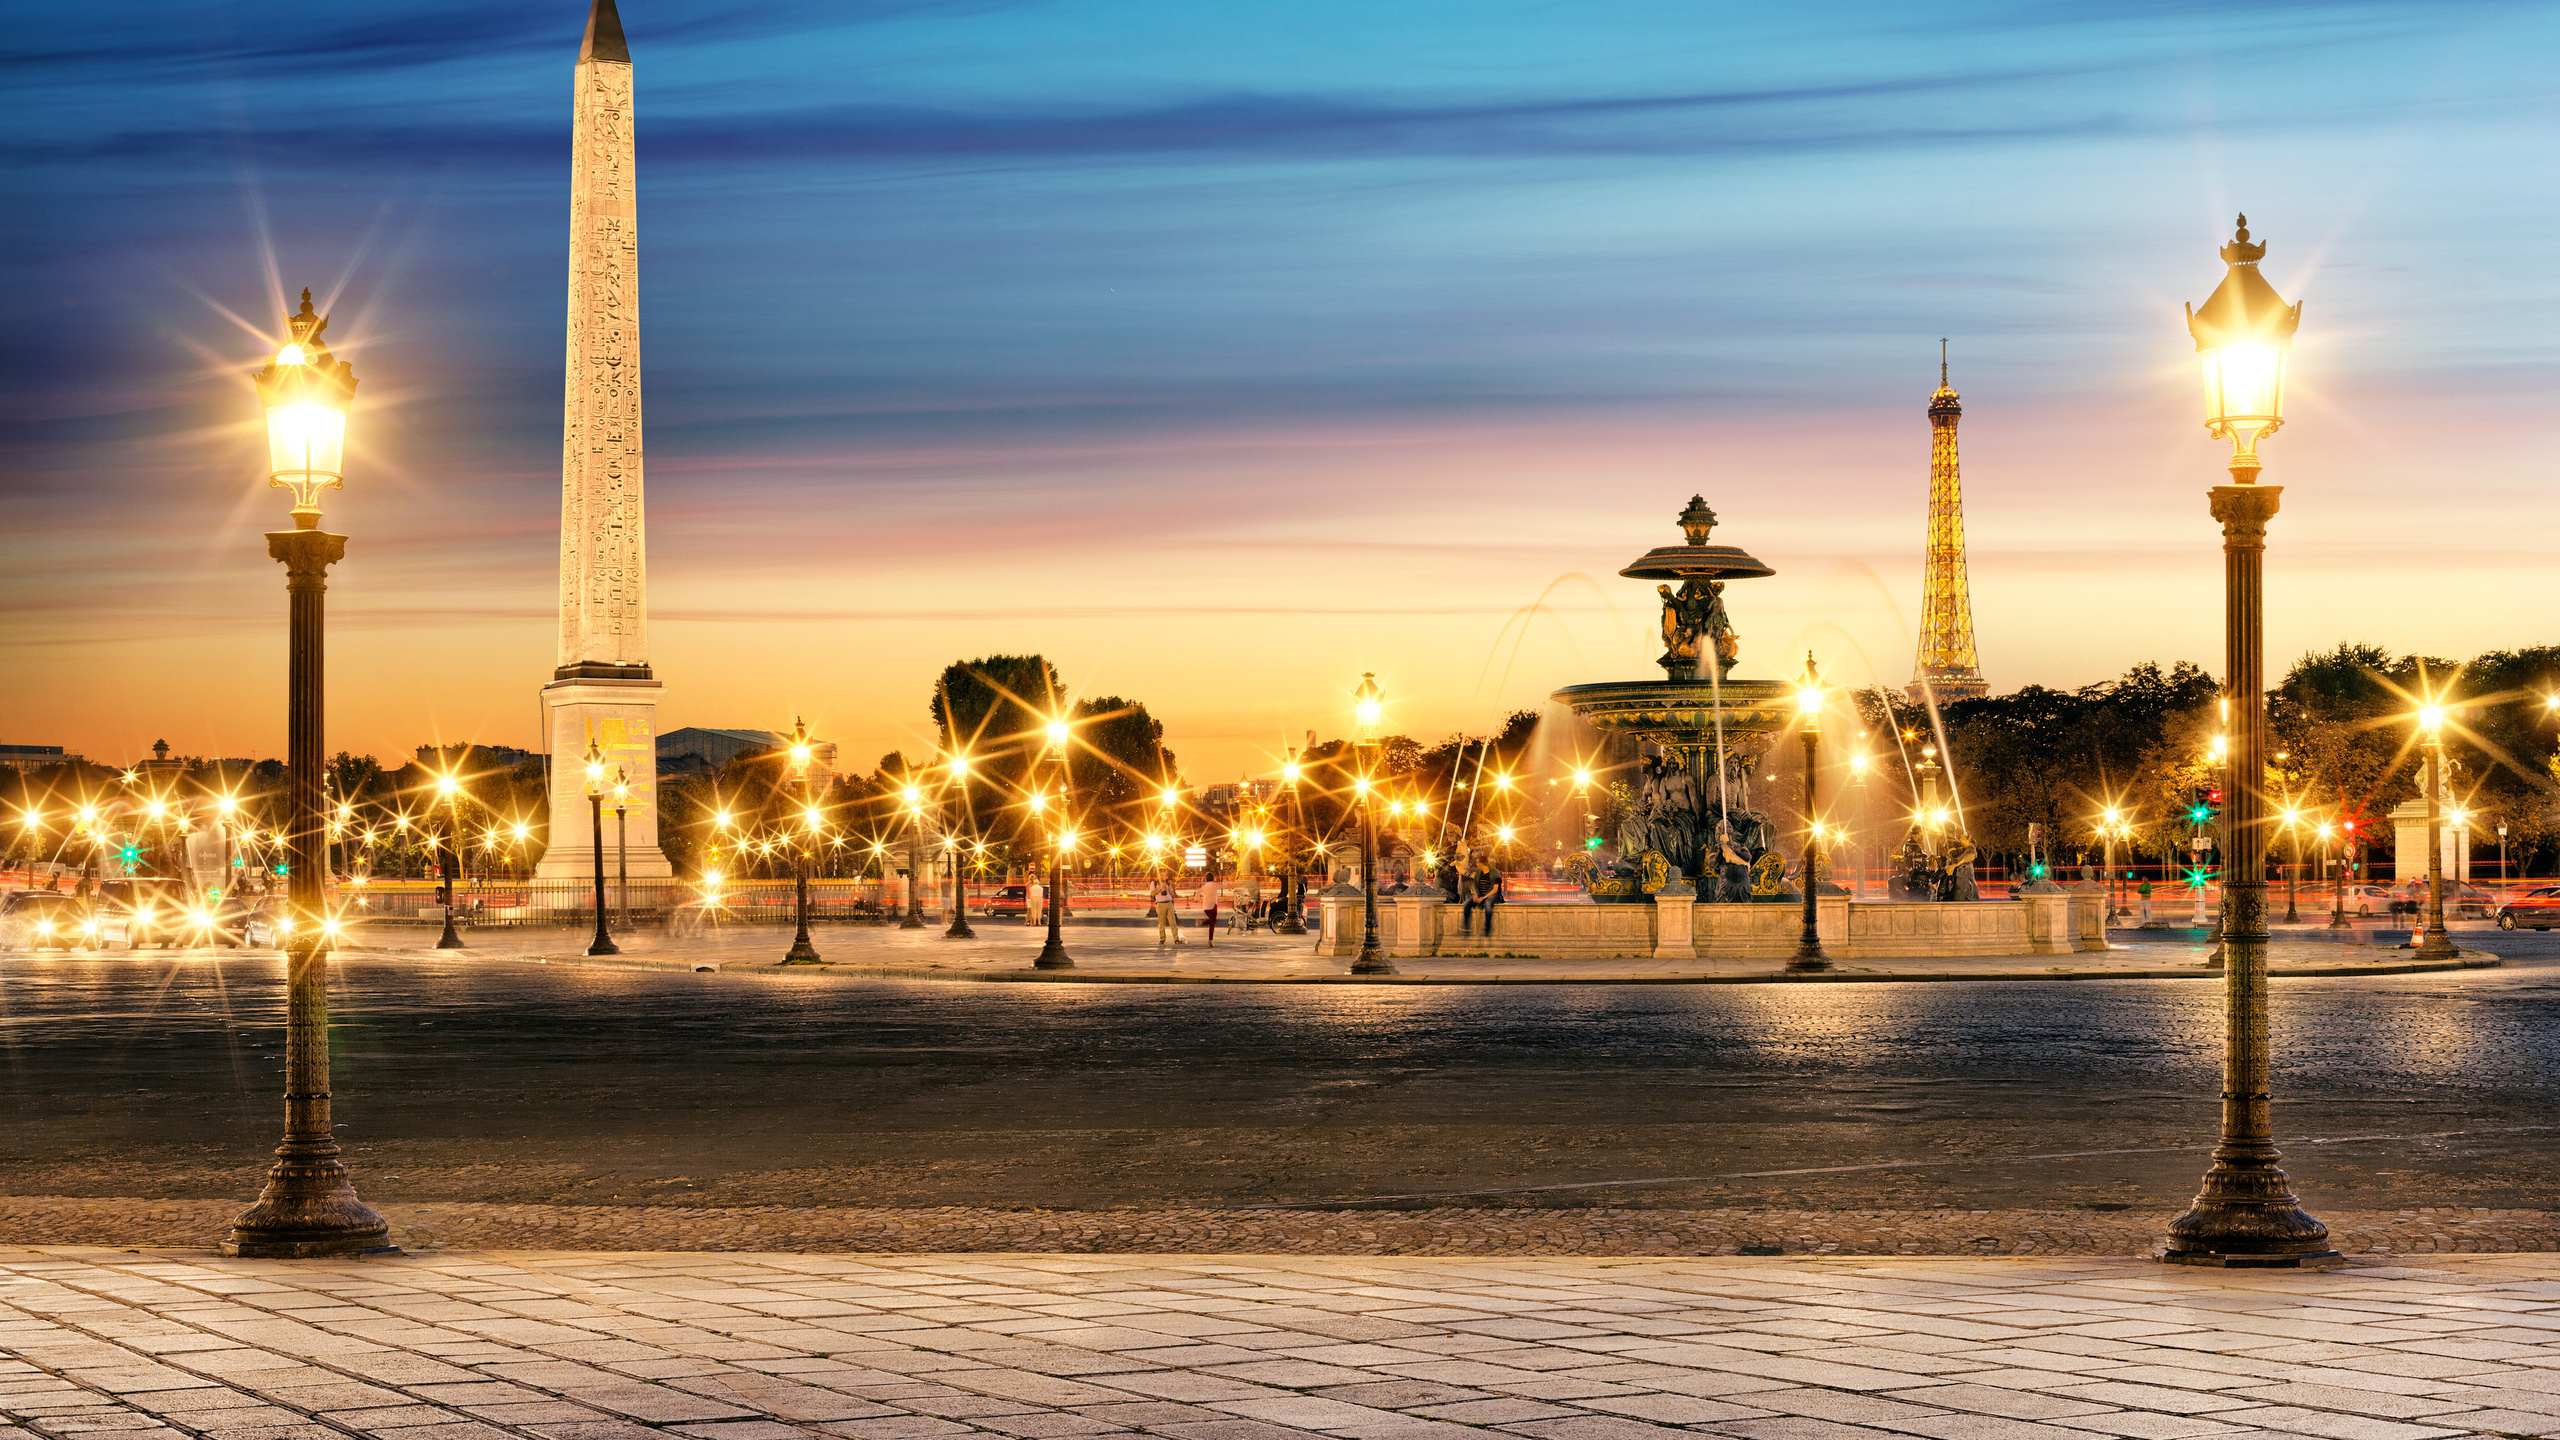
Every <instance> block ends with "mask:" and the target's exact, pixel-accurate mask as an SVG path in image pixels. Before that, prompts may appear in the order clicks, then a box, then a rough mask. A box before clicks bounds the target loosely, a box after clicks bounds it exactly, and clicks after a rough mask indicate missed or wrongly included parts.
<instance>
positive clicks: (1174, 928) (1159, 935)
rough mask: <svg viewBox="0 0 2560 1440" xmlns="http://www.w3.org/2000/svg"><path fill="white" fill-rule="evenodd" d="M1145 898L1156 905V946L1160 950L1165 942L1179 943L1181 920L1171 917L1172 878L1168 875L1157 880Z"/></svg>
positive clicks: (1180, 939)
mask: <svg viewBox="0 0 2560 1440" xmlns="http://www.w3.org/2000/svg"><path fill="white" fill-rule="evenodd" d="M1147 898H1148V899H1150V900H1152V901H1153V902H1155V907H1156V948H1157V949H1159V950H1161V949H1163V948H1164V947H1165V946H1166V945H1167V944H1173V945H1179V944H1181V943H1182V922H1181V921H1179V920H1176V919H1174V918H1173V880H1172V878H1171V877H1170V876H1168V877H1166V878H1165V879H1162V880H1158V881H1157V882H1156V888H1155V891H1154V893H1153V894H1151V895H1149V896H1148V897H1147Z"/></svg>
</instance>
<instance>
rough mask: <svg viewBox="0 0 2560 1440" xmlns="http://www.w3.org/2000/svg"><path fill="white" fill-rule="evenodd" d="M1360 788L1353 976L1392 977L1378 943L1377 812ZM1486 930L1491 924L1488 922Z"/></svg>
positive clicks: (1391, 967)
mask: <svg viewBox="0 0 2560 1440" xmlns="http://www.w3.org/2000/svg"><path fill="white" fill-rule="evenodd" d="M1373 788H1374V787H1368V786H1364V787H1363V788H1362V789H1361V792H1360V795H1359V797H1358V799H1359V805H1360V954H1359V957H1358V958H1357V959H1354V960H1353V961H1352V962H1351V973H1352V974H1354V975H1393V974H1395V973H1396V967H1395V966H1394V964H1392V963H1391V962H1389V961H1388V959H1387V956H1386V951H1385V950H1383V949H1382V948H1380V946H1379V944H1378V811H1377V801H1376V799H1375V797H1374V796H1373V795H1372V794H1371V793H1370V791H1371V789H1373ZM1485 928H1486V929H1488V930H1490V929H1491V928H1492V925H1491V923H1490V921H1488V923H1487V925H1486V927H1485Z"/></svg>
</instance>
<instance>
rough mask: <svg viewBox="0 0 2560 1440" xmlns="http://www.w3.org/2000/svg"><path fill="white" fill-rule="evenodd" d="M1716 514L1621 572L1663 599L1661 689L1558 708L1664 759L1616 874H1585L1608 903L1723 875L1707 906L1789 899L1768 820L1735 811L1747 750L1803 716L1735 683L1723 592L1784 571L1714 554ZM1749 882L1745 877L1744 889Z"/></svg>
mask: <svg viewBox="0 0 2560 1440" xmlns="http://www.w3.org/2000/svg"><path fill="white" fill-rule="evenodd" d="M1715 524H1716V512H1714V511H1713V510H1710V509H1708V508H1707V502H1706V498H1705V497H1704V496H1698V495H1693V496H1691V497H1689V508H1688V509H1686V510H1683V511H1681V512H1680V534H1681V542H1682V543H1680V544H1678V545H1662V546H1657V547H1656V548H1654V549H1652V550H1648V551H1646V552H1645V553H1644V554H1643V555H1642V556H1639V557H1638V558H1637V559H1636V561H1635V563H1634V564H1632V565H1629V566H1628V567H1627V568H1626V569H1624V570H1621V571H1619V572H1618V573H1619V574H1621V575H1624V576H1626V577H1628V578H1629V579H1632V580H1653V581H1657V582H1660V583H1657V584H1656V585H1655V586H1654V590H1655V593H1657V594H1658V595H1660V596H1661V597H1662V644H1663V649H1662V654H1661V656H1660V657H1659V658H1658V659H1657V661H1656V663H1657V664H1659V665H1661V666H1662V669H1663V678H1662V679H1660V680H1620V681H1608V682H1603V683H1601V684H1597V685H1574V686H1569V687H1567V688H1565V689H1562V690H1558V691H1557V692H1555V696H1554V698H1555V700H1556V701H1557V702H1558V703H1560V704H1563V705H1565V706H1568V707H1570V708H1571V709H1572V710H1573V712H1574V713H1575V714H1577V715H1580V716H1581V717H1582V718H1583V719H1584V720H1585V721H1588V722H1589V723H1590V724H1592V725H1593V726H1595V727H1597V728H1599V729H1602V730H1613V731H1616V732H1618V733H1620V734H1624V735H1629V736H1632V737H1634V738H1635V739H1637V740H1641V741H1646V742H1649V743H1650V744H1651V745H1652V747H1653V748H1654V751H1655V753H1654V754H1652V755H1649V756H1648V757H1647V758H1646V760H1645V762H1644V765H1643V768H1642V770H1641V771H1640V772H1638V773H1637V774H1636V775H1635V776H1634V777H1632V778H1631V780H1630V782H1629V785H1628V788H1629V790H1630V791H1631V792H1632V793H1633V798H1634V804H1633V806H1632V807H1631V808H1630V810H1629V812H1628V814H1627V816H1626V818H1625V820H1624V821H1623V822H1622V823H1621V824H1620V826H1619V830H1618V834H1617V835H1616V836H1615V837H1614V838H1615V840H1616V842H1617V848H1618V851H1619V854H1620V856H1621V857H1622V858H1621V859H1620V860H1619V862H1618V863H1617V864H1616V865H1615V866H1614V867H1607V866H1590V865H1587V868H1586V874H1585V877H1584V878H1585V884H1587V885H1588V886H1589V888H1590V890H1591V896H1592V898H1593V899H1595V900H1601V901H1639V902H1640V901H1644V900H1646V899H1648V898H1650V897H1651V896H1652V895H1653V894H1655V893H1656V892H1658V891H1659V890H1661V889H1662V887H1663V886H1664V885H1665V884H1666V883H1669V882H1670V881H1671V880H1672V879H1673V877H1672V875H1671V872H1672V871H1674V870H1677V871H1678V872H1680V874H1681V875H1683V876H1713V877H1715V878H1714V879H1713V880H1712V881H1711V882H1710V883H1709V885H1708V886H1706V887H1703V893H1702V894H1701V897H1700V898H1702V899H1707V900H1718V899H1728V900H1743V899H1749V898H1751V895H1752V892H1753V891H1754V890H1757V891H1758V892H1759V893H1760V894H1761V895H1762V896H1763V897H1774V896H1776V895H1777V894H1778V893H1779V889H1780V887H1779V885H1778V883H1777V882H1778V879H1779V876H1778V873H1777V872H1779V871H1780V870H1781V869H1782V868H1783V865H1784V861H1783V860H1782V859H1780V858H1779V857H1778V856H1777V855H1776V854H1775V852H1774V851H1773V850H1772V848H1771V846H1772V843H1773V841H1774V839H1775V836H1774V835H1773V833H1772V831H1771V829H1770V825H1769V820H1768V817H1766V816H1764V815H1762V814H1759V813H1758V812H1756V811H1753V810H1751V809H1749V808H1748V807H1747V804H1744V803H1737V802H1738V801H1739V800H1740V799H1742V796H1740V795H1738V794H1737V791H1738V790H1739V785H1738V781H1737V776H1736V775H1735V773H1734V772H1735V770H1736V768H1737V765H1736V761H1737V759H1738V756H1737V748H1739V749H1740V750H1741V752H1742V753H1744V754H1749V753H1753V752H1755V751H1756V750H1757V748H1758V747H1757V746H1756V745H1755V744H1753V743H1752V742H1754V741H1756V740H1757V739H1758V738H1759V737H1761V736H1764V735H1767V734H1770V733H1771V732H1773V731H1776V730H1780V729H1783V728H1784V727H1785V726H1786V725H1787V724H1788V723H1789V722H1790V721H1791V720H1793V718H1794V716H1795V710H1796V702H1795V693H1796V687H1795V686H1794V685H1792V684H1787V683H1783V682H1780V681H1776V680H1736V679H1733V678H1731V676H1732V671H1733V667H1734V665H1735V664H1736V662H1737V661H1739V660H1740V658H1741V654H1742V640H1741V636H1740V635H1739V634H1738V633H1737V632H1736V631H1735V630H1734V628H1733V621H1732V618H1731V617H1730V616H1729V615H1727V614H1726V612H1725V605H1724V587H1725V586H1726V585H1727V584H1728V583H1729V582H1731V581H1735V580H1753V579H1758V578H1759V577H1761V576H1764V575H1772V574H1775V573H1776V572H1775V571H1773V570H1771V569H1770V568H1769V567H1768V566H1767V565H1764V564H1762V563H1761V562H1760V561H1758V560H1756V559H1754V558H1752V557H1751V556H1750V555H1748V554H1746V553H1744V552H1743V551H1742V550H1741V549H1739V548H1737V547H1735V546H1732V545H1711V544H1709V543H1707V541H1708V537H1709V536H1710V535H1712V534H1713V533H1714V530H1715ZM1746 877H1747V878H1746Z"/></svg>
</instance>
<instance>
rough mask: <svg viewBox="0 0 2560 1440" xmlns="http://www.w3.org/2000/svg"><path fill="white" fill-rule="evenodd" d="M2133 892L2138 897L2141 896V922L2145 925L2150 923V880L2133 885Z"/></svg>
mask: <svg viewBox="0 0 2560 1440" xmlns="http://www.w3.org/2000/svg"><path fill="white" fill-rule="evenodd" d="M2133 893H2134V894H2135V895H2137V896H2140V897H2141V899H2142V923H2143V924H2145V925H2148V924H2150V923H2151V882H2150V881H2148V880H2145V881H2143V882H2142V883H2141V884H2139V885H2136V886H2134V887H2133Z"/></svg>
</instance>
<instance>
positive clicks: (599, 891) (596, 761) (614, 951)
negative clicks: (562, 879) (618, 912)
mask: <svg viewBox="0 0 2560 1440" xmlns="http://www.w3.org/2000/svg"><path fill="white" fill-rule="evenodd" d="M586 761H587V835H588V837H589V839H590V841H591V842H592V843H593V845H594V847H595V871H594V874H595V877H596V938H595V943H593V944H591V945H589V946H588V947H587V953H588V954H590V955H619V954H621V953H622V947H621V946H619V945H616V944H614V943H613V936H612V935H611V934H609V933H608V932H607V931H606V930H605V914H606V911H605V908H604V792H605V786H606V783H607V782H606V779H605V771H604V747H603V746H602V745H599V744H597V743H596V735H595V731H593V730H592V729H591V730H589V731H588V732H587V755H586Z"/></svg>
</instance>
